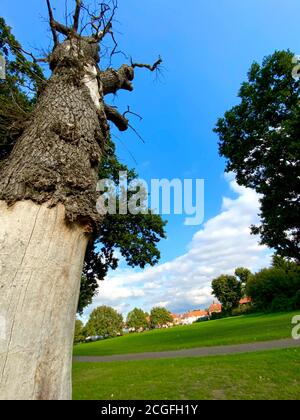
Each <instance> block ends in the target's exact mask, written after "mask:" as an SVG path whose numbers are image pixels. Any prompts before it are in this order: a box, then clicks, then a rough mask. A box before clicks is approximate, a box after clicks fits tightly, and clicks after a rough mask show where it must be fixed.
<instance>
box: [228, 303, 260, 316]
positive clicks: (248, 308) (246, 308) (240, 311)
mask: <svg viewBox="0 0 300 420" xmlns="http://www.w3.org/2000/svg"><path fill="white" fill-rule="evenodd" d="M255 311H256V310H255V308H254V307H253V305H252V304H246V305H240V306H239V307H238V308H235V309H233V310H232V313H231V315H232V316H240V315H246V314H251V313H253V312H255Z"/></svg>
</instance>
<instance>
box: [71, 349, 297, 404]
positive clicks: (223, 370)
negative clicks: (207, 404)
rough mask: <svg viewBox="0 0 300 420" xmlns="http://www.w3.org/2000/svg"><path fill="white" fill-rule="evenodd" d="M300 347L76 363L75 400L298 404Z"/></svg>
mask: <svg viewBox="0 0 300 420" xmlns="http://www.w3.org/2000/svg"><path fill="white" fill-rule="evenodd" d="M299 397H300V349H299V348H295V349H286V350H273V351H264V352H258V353H248V354H247V353H246V354H240V355H231V356H213V357H205V358H185V359H167V360H146V361H138V362H113V363H74V369H73V398H74V399H75V400H91V399H96V400H119V399H128V400H140V399H146V400H155V399H170V400H178V399H185V400H189V399H195V400H209V399H213V400H219V399H229V400H235V399H247V400H252V399H261V400H272V399H275V400H278V399H288V400H298V399H299Z"/></svg>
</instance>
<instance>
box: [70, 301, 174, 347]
mask: <svg viewBox="0 0 300 420" xmlns="http://www.w3.org/2000/svg"><path fill="white" fill-rule="evenodd" d="M172 320H173V319H172V316H171V314H170V312H169V311H168V310H167V309H166V308H161V307H154V308H152V310H151V312H150V314H148V313H147V312H144V311H143V310H142V309H139V308H134V309H133V310H132V311H130V312H129V313H128V315H127V318H126V320H124V319H123V316H122V314H120V313H119V312H117V311H116V310H115V309H113V308H111V307H109V306H100V307H98V308H96V309H94V310H93V311H92V312H91V314H90V317H89V320H88V322H87V323H86V325H84V324H83V322H82V321H80V320H76V323H75V334H74V343H75V344H76V343H80V342H83V341H85V340H86V339H87V338H90V337H92V338H94V339H101V338H103V339H104V338H112V337H117V336H120V335H123V333H124V330H126V329H127V330H128V332H130V331H137V332H142V331H145V330H149V329H154V328H161V327H163V326H164V325H167V324H168V323H170V322H172Z"/></svg>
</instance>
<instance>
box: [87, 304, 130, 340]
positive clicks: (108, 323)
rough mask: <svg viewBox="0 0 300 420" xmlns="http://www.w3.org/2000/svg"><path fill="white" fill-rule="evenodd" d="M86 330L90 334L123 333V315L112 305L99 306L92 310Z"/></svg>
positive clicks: (112, 335)
mask: <svg viewBox="0 0 300 420" xmlns="http://www.w3.org/2000/svg"><path fill="white" fill-rule="evenodd" d="M85 330H86V334H87V335H89V336H97V335H98V336H103V337H116V336H117V335H118V334H122V330H123V317H122V315H121V314H119V313H118V312H117V311H116V310H115V309H113V308H111V307H110V306H99V308H96V309H94V310H93V311H92V313H91V315H90V318H89V320H88V323H87V324H86V327H85Z"/></svg>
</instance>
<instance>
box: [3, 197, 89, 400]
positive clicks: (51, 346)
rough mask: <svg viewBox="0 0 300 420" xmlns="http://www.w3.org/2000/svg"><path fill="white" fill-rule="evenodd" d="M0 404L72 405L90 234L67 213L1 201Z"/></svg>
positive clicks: (43, 206)
mask: <svg viewBox="0 0 300 420" xmlns="http://www.w3.org/2000/svg"><path fill="white" fill-rule="evenodd" d="M0 214H1V223H0V328H1V331H0V398H1V399H70V398H71V374H70V372H71V362H72V343H73V333H74V319H75V314H76V309H77V303H78V294H79V287H80V277H81V271H82V265H83V260H84V255H85V250H86V246H87V241H88V236H87V235H86V233H85V232H84V229H83V227H82V226H79V225H75V224H72V225H70V226H68V225H67V224H66V222H65V208H64V206H63V205H61V204H60V205H57V206H56V207H54V208H51V209H49V208H48V206H47V203H45V204H43V205H38V204H35V203H33V202H32V201H22V202H18V203H16V204H15V205H14V206H13V207H10V208H8V207H7V204H6V203H5V202H3V201H2V202H0Z"/></svg>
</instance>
